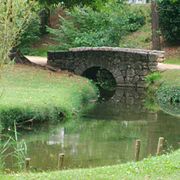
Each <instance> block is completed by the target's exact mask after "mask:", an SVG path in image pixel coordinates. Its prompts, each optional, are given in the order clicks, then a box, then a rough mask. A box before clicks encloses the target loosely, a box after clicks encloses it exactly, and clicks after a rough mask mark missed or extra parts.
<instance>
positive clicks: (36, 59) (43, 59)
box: [26, 56, 180, 71]
mask: <svg viewBox="0 0 180 180" xmlns="http://www.w3.org/2000/svg"><path fill="white" fill-rule="evenodd" d="M26 58H28V59H29V60H30V61H31V62H33V63H36V64H40V65H42V66H45V65H46V64H47V58H46V57H38V56H26ZM158 69H159V70H160V71H165V70H172V69H179V70H180V65H175V64H163V63H158Z"/></svg>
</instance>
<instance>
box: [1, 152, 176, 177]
mask: <svg viewBox="0 0 180 180" xmlns="http://www.w3.org/2000/svg"><path fill="white" fill-rule="evenodd" d="M179 176H180V150H178V151H175V152H173V153H172V154H167V155H162V156H158V157H151V158H147V159H144V160H143V161H141V162H138V163H134V162H130V163H127V164H123V165H115V166H107V167H99V168H91V169H77V170H66V171H63V170H62V171H56V172H44V173H21V174H13V175H0V178H1V179H7V180H8V179H11V180H16V179H17V180H18V179H27V180H28V179H42V180H43V179H82V180H83V179H98V180H99V179H103V180H104V179H128V180H130V179H132V180H135V179H137V180H140V179H174V180H178V179H179Z"/></svg>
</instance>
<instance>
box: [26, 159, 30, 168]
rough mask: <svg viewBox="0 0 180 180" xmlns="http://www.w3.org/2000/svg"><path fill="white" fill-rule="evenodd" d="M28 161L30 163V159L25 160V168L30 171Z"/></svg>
mask: <svg viewBox="0 0 180 180" xmlns="http://www.w3.org/2000/svg"><path fill="white" fill-rule="evenodd" d="M30 161H31V158H26V159H25V168H26V170H29V169H30Z"/></svg>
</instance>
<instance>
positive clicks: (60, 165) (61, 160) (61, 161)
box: [58, 153, 64, 169]
mask: <svg viewBox="0 0 180 180" xmlns="http://www.w3.org/2000/svg"><path fill="white" fill-rule="evenodd" d="M63 166H64V154H63V153H60V154H59V156H58V169H62V168H63Z"/></svg>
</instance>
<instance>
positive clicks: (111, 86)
mask: <svg viewBox="0 0 180 180" xmlns="http://www.w3.org/2000/svg"><path fill="white" fill-rule="evenodd" d="M82 76H83V77H86V78H88V79H90V80H92V81H94V83H95V84H96V86H97V87H98V89H99V92H100V97H99V99H100V100H109V99H110V98H112V97H113V96H114V94H115V92H116V86H117V83H116V79H115V78H114V76H113V74H112V73H111V72H110V71H108V70H107V69H105V68H101V67H91V68H88V69H87V70H85V71H84V72H83V74H82Z"/></svg>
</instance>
